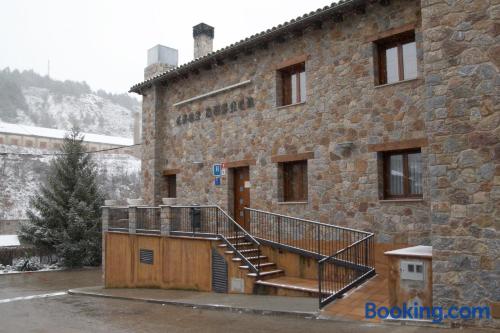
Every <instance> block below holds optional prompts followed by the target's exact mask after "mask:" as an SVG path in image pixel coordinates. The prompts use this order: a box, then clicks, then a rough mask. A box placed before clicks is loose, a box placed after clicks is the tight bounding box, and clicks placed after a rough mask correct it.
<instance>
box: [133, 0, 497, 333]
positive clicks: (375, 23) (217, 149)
mask: <svg viewBox="0 0 500 333" xmlns="http://www.w3.org/2000/svg"><path fill="white" fill-rule="evenodd" d="M387 4H388V2H387V1H383V2H382V3H372V2H368V4H367V6H366V9H365V10H364V11H353V12H349V13H345V14H344V19H343V21H342V22H335V20H325V21H323V22H322V24H321V26H314V25H313V26H310V27H308V28H307V29H305V30H303V31H302V32H301V33H291V34H290V35H289V36H288V37H287V38H285V39H281V40H275V41H272V42H269V43H268V44H266V47H262V48H253V49H251V50H248V49H247V50H242V52H241V53H239V54H238V55H237V57H232V58H224V59H223V61H218V62H217V64H216V65H213V66H211V68H210V69H204V68H198V69H196V70H193V71H192V72H191V73H190V74H189V75H187V76H186V75H185V76H184V77H183V78H178V79H175V80H169V81H166V82H162V83H161V84H153V85H151V87H149V88H146V89H144V90H142V94H143V97H144V98H143V144H144V147H143V155H142V156H143V186H144V187H143V198H144V199H145V200H146V202H147V203H148V204H156V205H158V204H160V203H161V198H162V197H164V196H165V195H166V186H165V182H164V179H163V177H162V172H163V170H167V169H168V170H174V169H175V170H179V173H178V174H177V201H178V203H179V204H193V203H199V204H208V203H215V204H218V205H220V206H221V207H222V208H223V209H226V210H228V211H231V210H232V207H231V206H232V205H231V200H230V198H231V190H230V181H229V180H230V174H229V175H228V176H227V177H223V178H222V184H221V186H215V185H214V184H213V182H214V179H213V177H212V174H211V165H212V164H213V163H220V162H234V161H243V160H247V161H248V160H249V161H255V163H250V182H251V188H250V202H251V207H253V208H258V209H263V210H268V211H273V212H278V213H282V214H286V215H292V216H297V217H304V218H308V219H313V220H318V221H321V222H324V223H331V224H336V225H340V226H348V227H353V228H359V229H363V230H369V231H373V232H375V234H376V239H377V242H378V243H390V244H401V245H433V247H434V253H433V255H434V258H435V259H434V263H433V274H434V275H433V282H434V290H433V293H434V303H435V304H451V303H454V304H459V305H462V304H474V305H479V304H484V303H488V304H492V305H493V306H497V307H498V302H499V301H500V299H499V298H500V294H499V292H498V290H500V288H498V281H499V280H500V279H499V270H500V262H499V260H498V253H500V251H499V250H500V245H499V237H498V226H499V220H498V218H499V215H500V214H499V212H498V206H499V204H498V202H499V201H498V199H499V193H500V187H499V186H500V181H499V179H500V167H499V166H498V156H499V155H500V149H499V148H500V145H499V140H498V134H499V132H498V125H499V122H500V118H499V115H500V113H499V112H498V100H497V99H498V97H497V96H498V86H499V82H500V78H499V76H498V65H499V64H498V56H497V57H496V58H495V57H494V55H495V51H496V53H497V54H498V51H500V50H499V49H498V48H499V46H498V45H499V43H498V23H497V24H495V23H494V22H495V20H496V21H497V22H498V15H499V14H498V13H499V5H498V1H496V0H492V1H487V0H478V1H458V0H457V1H449V0H448V1H445V0H422V2H420V1H413V0H412V1H408V0H391V1H390V4H389V5H387ZM401 27H414V30H415V36H416V37H415V39H416V44H417V50H418V51H417V58H418V76H417V78H416V79H414V80H408V81H402V82H398V83H395V84H387V85H382V86H376V85H375V69H374V68H375V65H374V53H375V47H374V43H373V41H374V40H377V39H378V38H379V37H381V36H386V35H387V33H388V32H390V31H397V30H398V29H401ZM293 59H306V60H305V63H306V75H307V83H306V85H307V86H306V90H307V101H306V102H305V103H301V104H295V105H290V106H285V107H277V105H278V103H277V98H278V97H277V96H278V94H277V90H278V89H277V82H278V79H277V75H278V74H277V70H276V69H277V68H278V66H279V65H280V64H283V63H286V62H290V61H292V60H293ZM238 83H241V85H239V86H238V87H236V88H234V89H228V90H227V91H224V92H221V93H217V94H213V95H210V96H207V97H204V98H198V99H196V100H193V101H190V102H189V101H187V102H186V100H189V99H191V98H193V97H195V96H200V95H203V94H206V93H207V92H209V91H214V90H217V89H222V88H224V87H227V86H230V85H234V84H238ZM249 98H250V99H249ZM495 98H496V99H495ZM180 102H182V103H180ZM217 106H220V109H219V108H218V107H217ZM208 110H210V112H209V113H208ZM215 110H218V112H217V113H216V112H215ZM209 115H210V117H208V116H209ZM347 142H352V143H353V144H352V147H351V148H350V149H345V148H344V147H345V146H346V145H345V143H347ZM384 147H400V148H402V147H407V148H410V147H418V148H421V150H422V157H423V161H422V163H423V174H424V179H423V188H424V193H423V199H422V200H412V201H389V200H382V199H381V194H380V193H381V189H380V178H381V175H380V168H381V162H380V161H381V159H380V152H379V150H382V149H384ZM301 153H309V154H312V156H313V158H311V159H309V160H308V201H307V202H306V203H293V204H292V203H282V202H279V189H278V187H279V186H278V165H277V163H274V162H273V161H272V157H273V156H276V155H285V154H301ZM465 285H469V287H468V288H464V286H465ZM471 285H473V286H475V287H474V288H472V287H470V286H471ZM476 286H477V288H476ZM495 302H496V303H495ZM481 324H484V325H494V326H495V325H496V326H499V324H498V321H495V320H493V321H488V322H484V323H481Z"/></svg>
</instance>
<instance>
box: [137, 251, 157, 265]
mask: <svg viewBox="0 0 500 333" xmlns="http://www.w3.org/2000/svg"><path fill="white" fill-rule="evenodd" d="M153 259H154V257H153V250H146V249H139V261H140V262H141V263H142V264H149V265H152V264H153Z"/></svg>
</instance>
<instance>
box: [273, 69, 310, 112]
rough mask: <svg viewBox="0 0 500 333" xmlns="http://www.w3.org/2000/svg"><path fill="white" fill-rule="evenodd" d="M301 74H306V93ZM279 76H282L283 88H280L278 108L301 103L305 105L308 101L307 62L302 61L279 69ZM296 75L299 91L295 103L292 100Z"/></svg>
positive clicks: (296, 87)
mask: <svg viewBox="0 0 500 333" xmlns="http://www.w3.org/2000/svg"><path fill="white" fill-rule="evenodd" d="M301 73H304V81H305V82H304V87H305V89H304V91H302V89H301V81H302V79H301ZM278 74H279V75H280V80H281V87H280V94H281V96H280V99H279V105H278V106H287V105H294V104H299V103H304V102H306V100H307V74H306V62H305V61H302V62H299V63H296V64H293V65H291V66H287V67H283V68H280V69H278ZM294 74H296V76H297V80H296V82H295V89H296V91H297V93H296V96H295V101H294V100H293V98H292V76H293V75H294Z"/></svg>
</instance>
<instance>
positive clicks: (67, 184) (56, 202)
mask: <svg viewBox="0 0 500 333" xmlns="http://www.w3.org/2000/svg"><path fill="white" fill-rule="evenodd" d="M82 142H83V136H81V135H80V133H79V131H78V130H77V129H72V130H71V132H70V133H69V134H68V135H67V136H66V137H65V138H64V142H63V145H62V148H61V154H60V155H57V156H56V157H55V158H54V159H53V160H52V161H51V164H50V168H49V172H48V178H47V182H46V184H42V185H40V188H39V190H38V191H37V192H36V193H35V194H34V196H33V197H32V198H31V200H30V207H31V208H30V209H29V210H28V211H27V215H28V218H29V220H28V222H27V223H25V224H23V225H22V226H21V229H20V238H21V239H22V240H23V241H25V242H27V243H30V244H33V245H34V246H35V247H37V248H41V249H45V250H49V251H53V252H55V253H56V254H57V256H58V257H59V258H60V259H61V260H62V263H63V265H65V266H67V267H78V266H82V265H98V264H99V263H100V261H101V220H100V206H101V205H102V204H103V201H104V198H103V195H102V193H101V191H100V188H99V186H98V184H97V168H96V165H95V163H94V161H93V160H92V157H91V154H86V153H85V147H84V146H83V143H82Z"/></svg>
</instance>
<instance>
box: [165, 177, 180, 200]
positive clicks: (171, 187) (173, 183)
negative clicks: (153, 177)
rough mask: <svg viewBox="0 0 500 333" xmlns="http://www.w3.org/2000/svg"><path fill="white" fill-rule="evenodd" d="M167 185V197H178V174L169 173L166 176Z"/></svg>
mask: <svg viewBox="0 0 500 333" xmlns="http://www.w3.org/2000/svg"><path fill="white" fill-rule="evenodd" d="M165 180H166V185H167V198H176V197H177V193H176V192H177V176H176V175H168V176H165Z"/></svg>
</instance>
